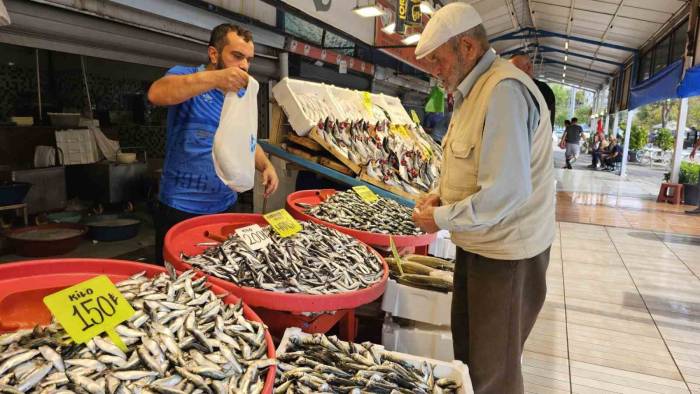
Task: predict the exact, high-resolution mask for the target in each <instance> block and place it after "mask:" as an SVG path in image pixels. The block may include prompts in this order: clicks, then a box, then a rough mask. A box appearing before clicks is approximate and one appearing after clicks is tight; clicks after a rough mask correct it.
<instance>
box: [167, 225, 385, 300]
mask: <svg viewBox="0 0 700 394" xmlns="http://www.w3.org/2000/svg"><path fill="white" fill-rule="evenodd" d="M251 224H259V225H267V222H266V221H265V219H264V218H263V217H262V215H259V214H233V213H225V214H219V215H207V216H199V217H196V218H193V219H189V220H186V221H184V222H181V223H178V224H177V225H175V226H174V227H173V228H172V229H170V231H168V233H167V234H166V235H165V242H164V246H163V256H164V257H165V261H168V262H170V263H171V264H173V265H174V266H175V268H177V269H179V270H188V269H190V268H192V266H191V265H189V264H187V263H185V262H184V261H182V259H181V258H180V253H181V252H184V253H185V254H186V255H194V254H199V253H202V252H203V251H204V249H206V247H199V246H197V244H198V243H200V242H212V240H211V238H209V237H207V235H205V234H213V235H215V236H219V237H224V238H225V237H227V236H228V235H229V234H230V233H232V232H233V231H234V230H235V229H237V228H239V227H244V226H248V225H251ZM365 246H366V247H367V250H369V251H370V252H371V253H373V254H374V255H375V256H377V257H378V258H379V259H380V260H381V262H382V265H383V266H384V275H382V279H381V280H380V281H379V282H377V283H375V284H374V285H372V286H370V287H367V288H364V289H360V290H357V291H352V292H347V293H340V294H328V295H311V294H298V293H277V292H272V291H267V290H262V289H256V288H252V287H241V286H237V285H235V284H233V283H231V282H228V281H225V280H223V279H219V278H216V277H214V276H211V275H207V276H208V277H209V281H210V282H211V283H214V284H216V285H218V286H220V287H222V288H224V289H225V290H228V291H230V292H231V293H233V294H236V295H237V296H239V297H241V298H243V301H245V303H246V304H248V305H250V306H253V307H261V308H266V309H270V310H274V311H286V312H322V311H336V310H340V309H353V308H356V307H358V306H360V305H365V304H368V303H370V302H372V301H374V300H376V299H377V298H379V297H380V296H381V295H382V294H384V288H385V287H386V282H387V278H388V276H389V268H388V267H387V265H386V262H385V261H384V258H382V256H380V255H379V254H378V253H377V252H376V251H375V250H374V249H372V248H370V247H369V246H367V245H365Z"/></svg>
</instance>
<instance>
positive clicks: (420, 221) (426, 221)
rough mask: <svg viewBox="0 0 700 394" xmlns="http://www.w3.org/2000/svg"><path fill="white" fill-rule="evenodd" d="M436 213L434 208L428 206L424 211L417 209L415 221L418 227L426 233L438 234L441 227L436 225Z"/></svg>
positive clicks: (414, 216)
mask: <svg viewBox="0 0 700 394" xmlns="http://www.w3.org/2000/svg"><path fill="white" fill-rule="evenodd" d="M434 213H435V207H434V206H427V207H425V208H424V209H419V208H418V207H416V209H415V210H414V211H413V221H414V222H415V223H416V226H418V227H419V228H420V229H421V230H423V231H425V232H426V233H435V232H438V231H439V230H440V227H438V225H437V223H435V218H434V217H433V214H434Z"/></svg>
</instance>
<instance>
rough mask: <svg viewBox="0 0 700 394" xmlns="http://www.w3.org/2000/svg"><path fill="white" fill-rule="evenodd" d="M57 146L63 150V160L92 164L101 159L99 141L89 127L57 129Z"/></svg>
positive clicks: (71, 162)
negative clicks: (98, 148) (98, 147)
mask: <svg viewBox="0 0 700 394" xmlns="http://www.w3.org/2000/svg"><path fill="white" fill-rule="evenodd" d="M55 135H56V146H57V147H58V148H60V149H61V151H62V152H63V162H64V163H65V164H66V165H70V164H90V163H95V162H97V161H99V160H100V153H99V151H98V150H97V142H96V141H95V137H94V136H93V135H92V132H91V131H90V130H89V129H71V130H59V131H56V133H55Z"/></svg>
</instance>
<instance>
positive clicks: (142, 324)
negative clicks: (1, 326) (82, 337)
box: [0, 266, 276, 394]
mask: <svg viewBox="0 0 700 394" xmlns="http://www.w3.org/2000/svg"><path fill="white" fill-rule="evenodd" d="M167 268H168V273H163V274H160V275H158V276H155V277H153V278H148V277H146V276H145V274H144V273H138V274H136V275H133V276H131V277H130V278H128V279H126V280H124V281H121V282H119V283H117V284H116V286H117V288H118V289H119V290H120V291H121V292H122V294H128V295H129V298H128V299H129V302H130V304H131V305H132V306H133V308H134V309H135V311H136V315H135V317H134V318H132V319H131V320H130V321H129V322H125V323H123V324H122V325H119V326H117V327H116V329H115V331H116V333H117V334H118V335H119V336H120V337H121V339H122V341H123V342H124V343H125V344H126V345H127V351H123V350H121V349H120V348H118V347H117V346H116V345H115V344H114V343H113V342H112V341H111V339H110V338H108V337H106V336H105V337H95V338H93V339H92V340H90V341H88V342H86V343H85V344H80V345H77V344H75V343H73V342H72V341H71V340H70V338H69V337H68V336H67V334H66V333H65V331H64V330H63V328H62V327H61V326H60V324H59V323H57V322H52V323H51V324H50V325H48V326H47V327H44V328H39V327H37V328H36V329H34V330H23V331H19V332H16V333H10V334H4V335H2V336H0V355H2V358H0V393H11V394H17V393H40V394H43V393H52V394H53V393H62V394H70V393H77V394H85V393H88V394H107V393H109V394H116V393H120V394H132V393H133V394H138V393H140V394H147V393H162V394H185V393H188V394H191V393H195V392H198V393H207V394H211V393H213V392H215V391H216V390H215V389H216V388H222V387H224V388H226V390H225V391H226V393H229V392H232V393H233V392H246V393H258V392H261V391H262V388H263V386H264V379H265V374H266V371H267V369H268V368H269V367H270V366H272V365H275V364H276V361H275V360H274V359H268V358H267V350H268V348H267V343H266V342H265V335H264V334H265V328H264V326H263V325H262V324H260V323H258V322H250V321H248V320H247V319H246V318H245V317H244V316H243V305H242V303H240V302H239V303H238V304H235V305H229V304H224V302H223V301H222V297H220V296H219V295H216V294H214V293H213V292H212V291H211V290H209V288H208V284H207V283H206V279H203V278H195V273H194V271H187V272H184V273H182V274H180V275H177V274H175V271H174V269H172V267H170V266H168V267H167ZM195 300H196V302H193V301H195ZM185 315H186V316H187V317H185ZM176 316H181V318H182V320H183V322H182V323H180V328H179V329H178V330H173V331H170V330H169V329H168V328H167V326H166V324H165V323H167V322H168V320H169V319H173V318H175V317H176ZM185 320H187V323H185ZM185 326H187V328H185ZM224 336H225V337H226V338H229V339H230V340H231V341H232V342H235V343H236V346H229V345H228V344H225V343H223V341H222V340H221V339H220V338H223V337H224ZM234 338H245V341H246V347H247V350H246V351H244V350H243V349H242V347H241V346H239V345H238V342H237V341H240V340H241V339H234ZM212 360H213V361H212ZM244 377H245V378H246V380H245V381H243V378H244ZM187 385H190V386H187Z"/></svg>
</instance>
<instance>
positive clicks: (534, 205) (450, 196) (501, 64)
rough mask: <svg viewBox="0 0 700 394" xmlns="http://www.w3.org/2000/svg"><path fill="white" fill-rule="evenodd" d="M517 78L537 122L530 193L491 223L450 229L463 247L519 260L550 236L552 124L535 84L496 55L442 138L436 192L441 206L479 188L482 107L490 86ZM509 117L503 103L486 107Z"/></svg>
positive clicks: (539, 249)
mask: <svg viewBox="0 0 700 394" xmlns="http://www.w3.org/2000/svg"><path fill="white" fill-rule="evenodd" d="M505 79H516V80H518V81H520V82H522V83H523V84H524V85H525V86H526V87H527V88H528V90H529V91H530V92H531V93H532V95H533V96H534V97H535V98H536V100H537V102H538V104H539V108H540V124H539V126H538V127H537V130H536V131H535V133H534V135H533V136H532V140H531V146H530V171H531V176H532V195H531V196H530V198H529V199H528V200H527V202H525V204H523V205H522V206H520V207H519V208H517V209H516V210H515V211H513V212H511V213H510V214H509V215H507V216H506V217H505V218H504V219H503V220H501V221H500V222H499V223H497V224H495V225H494V226H491V227H488V228H486V229H482V230H476V231H468V232H452V233H451V238H452V242H454V243H455V244H456V245H457V246H459V247H461V248H462V249H464V250H466V251H468V252H472V253H476V254H479V255H482V256H485V257H488V258H493V259H500V260H519V259H526V258H530V257H534V256H536V255H538V254H540V253H541V252H543V251H544V250H545V249H547V248H548V247H549V246H550V245H551V244H552V241H553V239H554V207H555V201H554V200H555V190H554V177H553V172H554V171H553V162H552V126H551V124H550V123H549V110H548V108H547V104H546V103H545V101H544V97H543V96H542V94H541V93H540V91H539V89H538V88H537V85H535V83H534V82H533V81H532V79H530V78H529V77H528V76H527V75H526V74H524V73H522V72H520V71H519V70H518V69H516V68H515V67H514V66H513V65H511V64H510V63H508V62H507V61H505V60H503V59H500V58H497V59H496V60H495V61H494V63H493V64H492V66H491V67H490V68H489V69H488V70H487V71H486V72H485V73H484V74H483V75H482V76H481V77H480V78H479V80H478V81H477V82H476V83H475V84H474V87H473V88H472V90H471V91H470V92H469V95H468V96H467V97H466V98H465V99H464V101H463V102H462V104H461V105H460V107H459V109H458V111H456V112H455V114H454V116H453V118H452V121H451V122H450V128H449V131H448V133H447V135H446V136H445V139H444V141H443V148H444V157H443V163H442V174H441V178H440V185H439V193H440V198H441V200H442V204H443V205H448V204H452V203H454V202H457V201H460V200H463V199H465V198H466V197H467V196H470V195H472V194H474V193H476V192H477V191H478V190H479V187H478V186H477V176H478V173H479V157H480V155H481V143H482V135H483V131H484V121H485V119H486V112H487V109H488V108H487V107H488V104H489V101H490V98H491V93H492V91H493V89H494V87H495V86H496V85H497V84H498V83H499V82H500V81H502V80H505ZM490 110H491V111H502V114H503V116H508V115H509V113H508V108H491V109H490Z"/></svg>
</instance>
